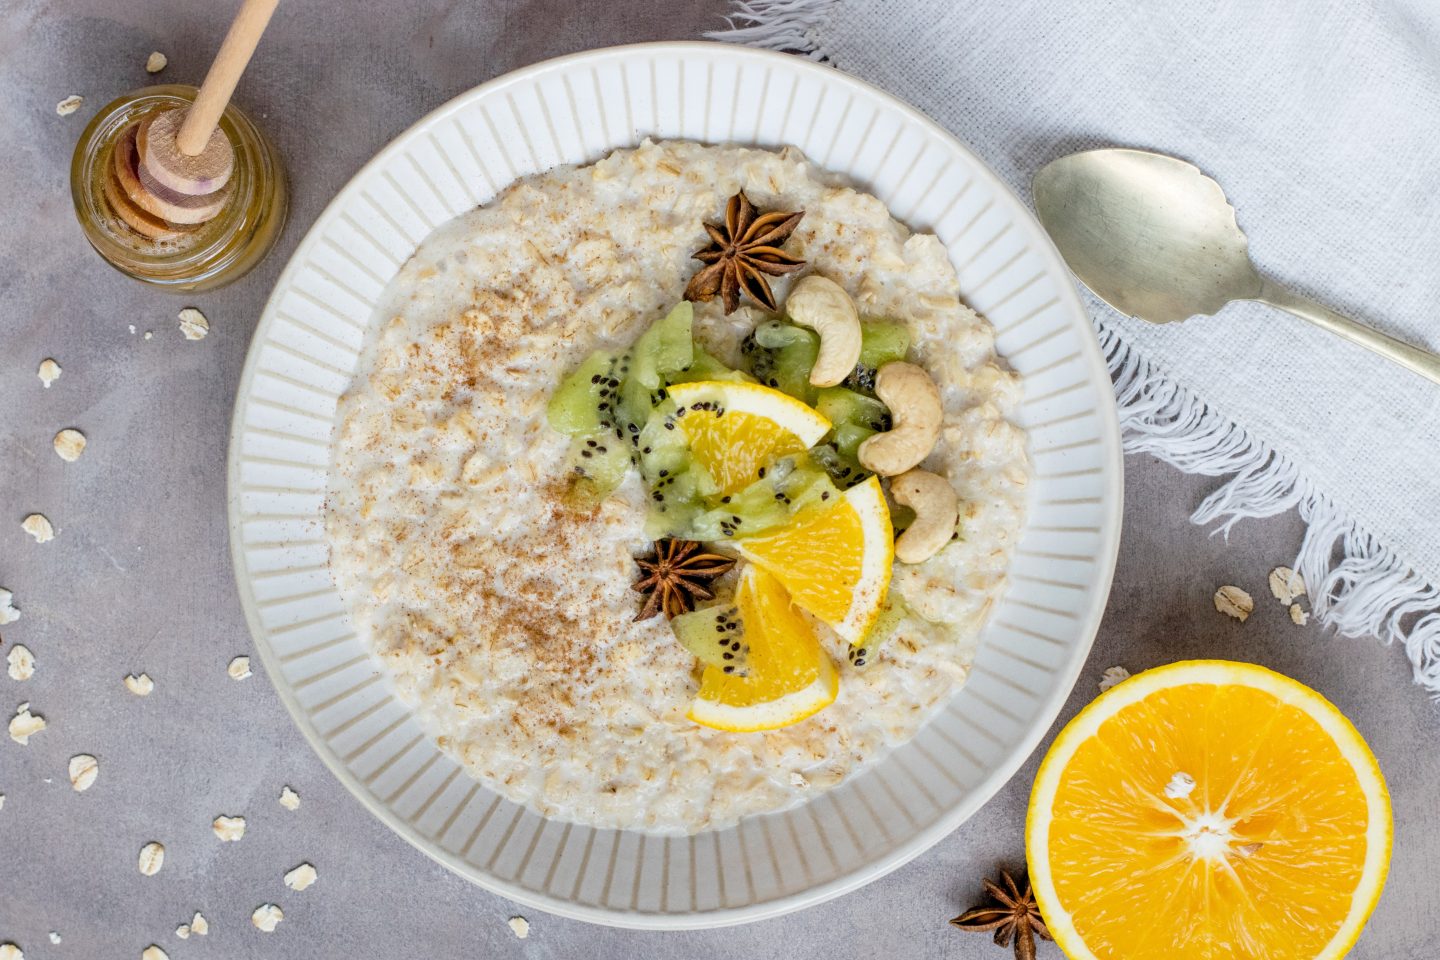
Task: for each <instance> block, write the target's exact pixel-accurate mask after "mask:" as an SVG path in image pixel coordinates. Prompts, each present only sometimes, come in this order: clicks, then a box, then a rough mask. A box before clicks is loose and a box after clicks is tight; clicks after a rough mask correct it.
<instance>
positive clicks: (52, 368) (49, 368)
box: [35, 357, 60, 390]
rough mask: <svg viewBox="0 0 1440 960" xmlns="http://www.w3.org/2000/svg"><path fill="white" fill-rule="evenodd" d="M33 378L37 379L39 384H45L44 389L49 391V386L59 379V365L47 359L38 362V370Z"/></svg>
mask: <svg viewBox="0 0 1440 960" xmlns="http://www.w3.org/2000/svg"><path fill="white" fill-rule="evenodd" d="M35 376H37V377H39V378H40V382H41V383H43V384H45V389H46V390H49V389H50V384H52V383H54V382H55V381H56V380H59V379H60V364H58V363H56V362H55V361H54V360H51V359H50V358H48V357H47V358H46V359H44V360H41V361H40V369H39V370H36V371H35Z"/></svg>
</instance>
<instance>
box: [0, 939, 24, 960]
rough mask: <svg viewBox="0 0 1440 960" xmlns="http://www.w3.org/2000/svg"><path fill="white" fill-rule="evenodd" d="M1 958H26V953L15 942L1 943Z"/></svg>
mask: <svg viewBox="0 0 1440 960" xmlns="http://www.w3.org/2000/svg"><path fill="white" fill-rule="evenodd" d="M0 960H25V954H23V953H21V952H20V948H19V947H17V946H15V944H13V943H0Z"/></svg>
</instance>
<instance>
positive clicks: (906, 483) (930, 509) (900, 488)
mask: <svg viewBox="0 0 1440 960" xmlns="http://www.w3.org/2000/svg"><path fill="white" fill-rule="evenodd" d="M890 496H892V497H894V498H895V502H896V503H899V504H903V505H904V506H907V507H909V508H910V509H911V510H914V511H915V522H914V523H912V524H910V526H909V527H907V528H906V530H905V532H904V533H902V534H900V536H899V538H897V539H896V541H895V559H897V560H899V561H900V562H901V563H921V562H922V561H925V560H929V559H930V558H931V557H933V556H935V554H937V553H939V552H940V548H941V547H943V546H945V544H947V543H949V542H950V538H951V537H953V536H954V535H955V524H956V523H957V522H958V521H959V519H960V498H959V497H958V496H956V495H955V488H954V487H952V486H950V481H949V480H946V479H945V478H944V477H941V476H936V475H935V474H933V473H930V472H929V471H928V470H908V471H906V472H905V473H902V474H901V475H900V476H898V477H896V478H895V479H894V480H891V481H890Z"/></svg>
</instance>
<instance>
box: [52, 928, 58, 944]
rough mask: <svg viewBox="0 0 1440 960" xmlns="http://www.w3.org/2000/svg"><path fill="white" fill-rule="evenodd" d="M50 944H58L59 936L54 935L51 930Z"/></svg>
mask: <svg viewBox="0 0 1440 960" xmlns="http://www.w3.org/2000/svg"><path fill="white" fill-rule="evenodd" d="M50 942H51V943H59V942H60V934H58V933H56V932H55V931H54V930H51V931H50Z"/></svg>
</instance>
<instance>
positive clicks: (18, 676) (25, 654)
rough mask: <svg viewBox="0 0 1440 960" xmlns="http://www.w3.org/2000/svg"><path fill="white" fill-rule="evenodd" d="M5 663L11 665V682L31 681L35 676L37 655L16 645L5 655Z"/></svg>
mask: <svg viewBox="0 0 1440 960" xmlns="http://www.w3.org/2000/svg"><path fill="white" fill-rule="evenodd" d="M5 662H6V663H7V664H9V673H10V679H11V680H29V679H30V678H31V677H33V676H35V654H33V653H31V652H30V648H29V647H26V646H23V645H21V644H18V643H17V644H15V645H14V646H13V647H11V648H10V652H9V653H7V654H6V655H5Z"/></svg>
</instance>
